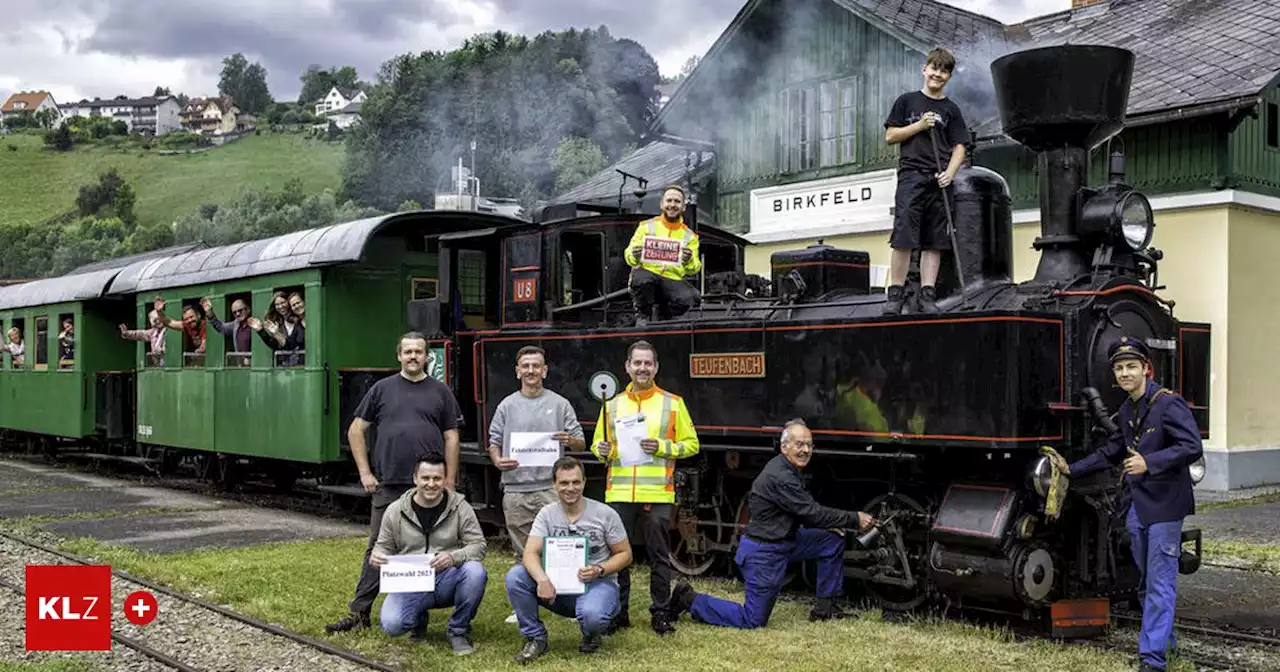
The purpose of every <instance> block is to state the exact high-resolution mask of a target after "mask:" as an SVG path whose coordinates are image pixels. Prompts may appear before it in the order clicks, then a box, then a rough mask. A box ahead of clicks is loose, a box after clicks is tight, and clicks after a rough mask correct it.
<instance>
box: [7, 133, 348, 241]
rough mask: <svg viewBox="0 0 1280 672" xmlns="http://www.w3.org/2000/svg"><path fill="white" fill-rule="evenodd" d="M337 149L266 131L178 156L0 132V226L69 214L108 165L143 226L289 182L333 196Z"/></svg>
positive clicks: (299, 136)
mask: <svg viewBox="0 0 1280 672" xmlns="http://www.w3.org/2000/svg"><path fill="white" fill-rule="evenodd" d="M15 148H16V149H15ZM343 152H344V149H343V145H342V144H341V143H331V142H324V141H322V140H318V139H313V138H308V137H306V136H304V135H302V134H286V133H277V134H272V133H266V132H263V134H262V135H249V136H246V137H244V138H241V139H239V140H236V141H235V142H232V143H230V144H227V145H223V146H221V147H212V148H209V149H208V150H207V151H204V152H200V153H196V154H178V155H164V154H161V153H160V152H159V150H157V149H150V150H144V149H141V148H139V147H130V148H128V149H117V148H110V147H105V146H101V145H89V146H77V147H76V148H75V149H74V150H73V151H70V152H55V151H50V150H47V149H45V147H44V144H43V142H41V138H40V136H38V135H34V134H21V133H19V134H12V135H0V225H2V224H21V223H36V222H40V221H44V220H46V219H48V218H50V217H53V216H55V215H58V214H60V213H63V212H66V211H68V210H72V209H74V207H75V199H76V194H77V193H78V192H79V189H80V187H81V185H85V184H90V183H92V182H95V181H97V179H98V175H99V174H101V173H103V172H105V171H107V170H110V169H111V168H115V169H116V170H118V171H119V172H120V175H121V177H123V178H124V179H125V181H127V182H128V183H129V185H130V186H131V187H133V190H134V191H135V192H136V194H137V197H138V202H137V206H136V212H137V215H138V220H139V224H140V225H144V226H145V225H147V224H152V223H159V222H165V223H168V222H172V221H173V220H174V219H176V218H177V217H178V216H180V215H183V214H187V213H189V212H191V211H193V210H195V209H196V208H198V207H199V206H200V205H201V204H203V203H219V204H223V203H226V202H228V201H230V200H231V199H232V198H234V197H235V196H236V195H237V194H238V193H239V192H240V190H241V189H243V188H244V187H264V186H266V187H270V188H272V189H279V188H281V187H283V186H284V184H285V183H286V182H287V181H289V180H290V179H291V178H294V177H297V178H299V179H301V180H302V184H303V188H304V192H305V193H316V192H319V191H321V190H323V189H333V190H335V191H336V190H337V189H338V187H339V185H340V184H341V179H340V175H339V173H340V170H341V168H342V156H343Z"/></svg>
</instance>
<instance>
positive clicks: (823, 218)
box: [746, 169, 898, 243]
mask: <svg viewBox="0 0 1280 672" xmlns="http://www.w3.org/2000/svg"><path fill="white" fill-rule="evenodd" d="M897 186H898V173H897V171H896V170H892V169H891V170H878V171H875V172H872V173H862V174H859V175H848V176H844V177H832V178H827V179H824V180H811V181H808V182H798V183H795V184H784V185H781V186H776V187H764V188H761V189H753V190H752V191H751V224H750V229H749V233H748V234H747V236H746V237H747V238H748V239H749V240H751V242H753V243H763V242H776V241H787V240H799V239H803V238H811V237H815V236H837V235H844V234H851V233H866V232H868V231H888V230H890V229H892V228H893V199H894V193H895V192H896V191H897Z"/></svg>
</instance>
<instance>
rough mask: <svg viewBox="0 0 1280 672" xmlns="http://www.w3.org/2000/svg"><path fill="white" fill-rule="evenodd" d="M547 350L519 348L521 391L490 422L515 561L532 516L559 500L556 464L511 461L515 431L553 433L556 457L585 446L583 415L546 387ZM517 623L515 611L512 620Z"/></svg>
mask: <svg viewBox="0 0 1280 672" xmlns="http://www.w3.org/2000/svg"><path fill="white" fill-rule="evenodd" d="M546 357H547V355H546V352H545V351H544V350H543V349H542V348H540V347H538V346H536V345H526V346H524V347H523V348H520V350H519V351H517V352H516V378H519V379H520V390H519V391H517V392H512V393H511V394H509V395H507V397H506V398H505V399H503V400H502V401H501V402H500V403H499V404H498V408H496V409H495V410H494V412H493V420H492V421H491V422H490V423H489V459H490V460H491V461H492V462H493V465H494V466H495V467H497V468H499V469H501V470H502V490H503V495H502V517H503V519H504V520H505V522H506V525H507V534H509V535H510V536H511V545H512V548H514V549H515V556H516V561H517V562H519V561H520V558H521V557H522V555H523V553H524V545H525V542H526V541H527V540H528V539H529V528H530V527H531V526H532V525H533V519H534V518H535V517H536V516H537V515H538V512H539V511H541V510H542V507H544V506H546V505H548V504H554V503H555V502H557V501H559V500H557V498H556V493H555V490H554V489H553V488H552V476H551V467H522V466H520V462H519V460H515V459H512V458H511V457H510V455H511V434H513V433H515V432H554V433H555V437H554V438H555V439H556V441H558V442H559V443H560V452H559V453H558V454H557V455H556V457H557V458H561V457H564V449H565V448H569V449H571V450H585V449H586V440H585V437H584V436H583V433H582V425H580V424H578V414H577V413H576V412H574V410H573V405H571V404H570V403H569V400H567V399H565V398H564V397H562V396H560V395H559V394H556V393H555V392H552V391H551V390H548V389H547V388H546V387H544V386H543V381H544V380H545V379H546V377H547V359H546ZM507 622H508V623H515V622H516V618H515V614H512V615H511V616H510V617H508V618H507Z"/></svg>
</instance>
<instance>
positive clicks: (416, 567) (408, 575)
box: [378, 553, 436, 593]
mask: <svg viewBox="0 0 1280 672" xmlns="http://www.w3.org/2000/svg"><path fill="white" fill-rule="evenodd" d="M434 558H435V554H434V553H430V554H427V555H422V554H412V555H392V556H388V557H387V564H385V565H383V566H382V567H381V568H380V569H381V570H382V571H381V576H380V582H379V586H378V589H379V590H380V591H381V592H384V593H431V592H435V589H436V570H435V568H433V567H432V566H431V560H432V559H434Z"/></svg>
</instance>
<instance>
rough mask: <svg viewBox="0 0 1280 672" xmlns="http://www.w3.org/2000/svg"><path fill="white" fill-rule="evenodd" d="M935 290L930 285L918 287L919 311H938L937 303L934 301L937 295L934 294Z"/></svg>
mask: <svg viewBox="0 0 1280 672" xmlns="http://www.w3.org/2000/svg"><path fill="white" fill-rule="evenodd" d="M937 291H938V290H937V289H936V288H934V287H933V286H932V285H930V286H928V287H921V288H920V295H919V299H918V301H919V302H920V312H922V313H936V312H938V304H937V303H935V301H936V300H937V296H936V295H937Z"/></svg>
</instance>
